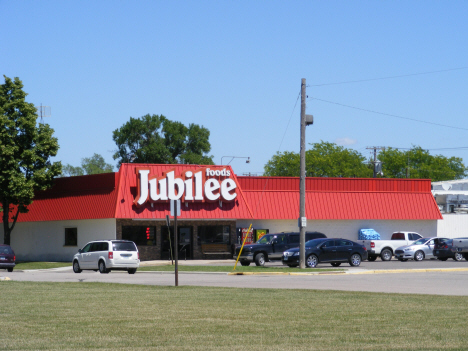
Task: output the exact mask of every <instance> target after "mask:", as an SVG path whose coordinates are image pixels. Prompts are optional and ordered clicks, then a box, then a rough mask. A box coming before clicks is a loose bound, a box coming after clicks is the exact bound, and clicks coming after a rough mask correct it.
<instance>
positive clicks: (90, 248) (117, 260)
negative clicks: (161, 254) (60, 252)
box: [73, 240, 140, 274]
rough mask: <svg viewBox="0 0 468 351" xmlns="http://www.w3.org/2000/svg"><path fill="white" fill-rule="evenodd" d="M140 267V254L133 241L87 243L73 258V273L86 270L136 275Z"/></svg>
mask: <svg viewBox="0 0 468 351" xmlns="http://www.w3.org/2000/svg"><path fill="white" fill-rule="evenodd" d="M139 266H140V254H139V252H138V248H137V246H136V245H135V243H134V242H133V241H129V240H97V241H91V242H89V243H87V244H86V245H85V246H84V247H83V248H82V249H79V250H78V253H77V254H75V256H74V257H73V271H74V272H75V273H81V271H83V270H85V269H89V270H94V271H98V270H99V272H100V273H109V272H110V271H111V270H121V271H127V272H128V273H129V274H134V273H135V272H136V270H137V268H138V267H139Z"/></svg>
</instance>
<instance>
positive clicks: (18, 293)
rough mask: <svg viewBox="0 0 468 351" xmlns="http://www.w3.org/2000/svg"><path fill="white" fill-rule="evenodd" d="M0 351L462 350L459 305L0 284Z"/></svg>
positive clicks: (465, 309)
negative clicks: (0, 299)
mask: <svg viewBox="0 0 468 351" xmlns="http://www.w3.org/2000/svg"><path fill="white" fill-rule="evenodd" d="M0 291H1V296H2V303H1V304H0V350H226V351H227V350H229V351H230V350H248V351H257V350H262V351H264V350H281V351H283V350H466V349H467V345H468V333H467V332H466V324H465V320H466V316H467V315H468V297H453V296H428V295H410V294H377V293H356V292H336V291H314V290H288V289H244V288H243V289H235V288H210V287H161V286H140V285H136V286H135V285H124V284H102V283H85V282H82V283H36V282H15V281H0Z"/></svg>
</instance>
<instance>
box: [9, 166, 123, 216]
mask: <svg viewBox="0 0 468 351" xmlns="http://www.w3.org/2000/svg"><path fill="white" fill-rule="evenodd" d="M118 179H119V173H103V174H95V175H87V176H78V177H65V178H57V179H55V184H54V186H53V187H52V188H50V189H48V190H46V191H41V192H37V193H36V195H35V197H34V200H33V203H32V204H31V205H30V206H29V207H28V208H29V212H28V213H20V214H19V216H18V222H36V221H58V220H70V219H100V218H114V214H115V204H116V199H117V185H118Z"/></svg>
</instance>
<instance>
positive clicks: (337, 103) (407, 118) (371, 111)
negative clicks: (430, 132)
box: [310, 97, 468, 130]
mask: <svg viewBox="0 0 468 351" xmlns="http://www.w3.org/2000/svg"><path fill="white" fill-rule="evenodd" d="M310 99H314V100H318V101H322V102H327V103H329V104H333V105H338V106H343V107H348V108H352V109H355V110H359V111H364V112H370V113H375V114H377V115H382V116H388V117H394V118H400V119H406V120H408V121H413V122H419V123H425V124H431V125H435V126H439V127H445V128H452V129H460V130H468V128H463V127H455V126H449V125H446V124H441V123H434V122H428V121H423V120H420V119H416V118H409V117H402V116H398V115H392V114H390V113H384V112H378V111H373V110H368V109H365V108H360V107H355V106H350V105H345V104H340V103H339V102H333V101H328V100H324V99H319V98H316V97H312V98H310Z"/></svg>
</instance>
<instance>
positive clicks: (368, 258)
mask: <svg viewBox="0 0 468 351" xmlns="http://www.w3.org/2000/svg"><path fill="white" fill-rule="evenodd" d="M376 259H377V256H374V255H372V256H369V257H367V260H368V261H369V262H374V261H375V260H376Z"/></svg>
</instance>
